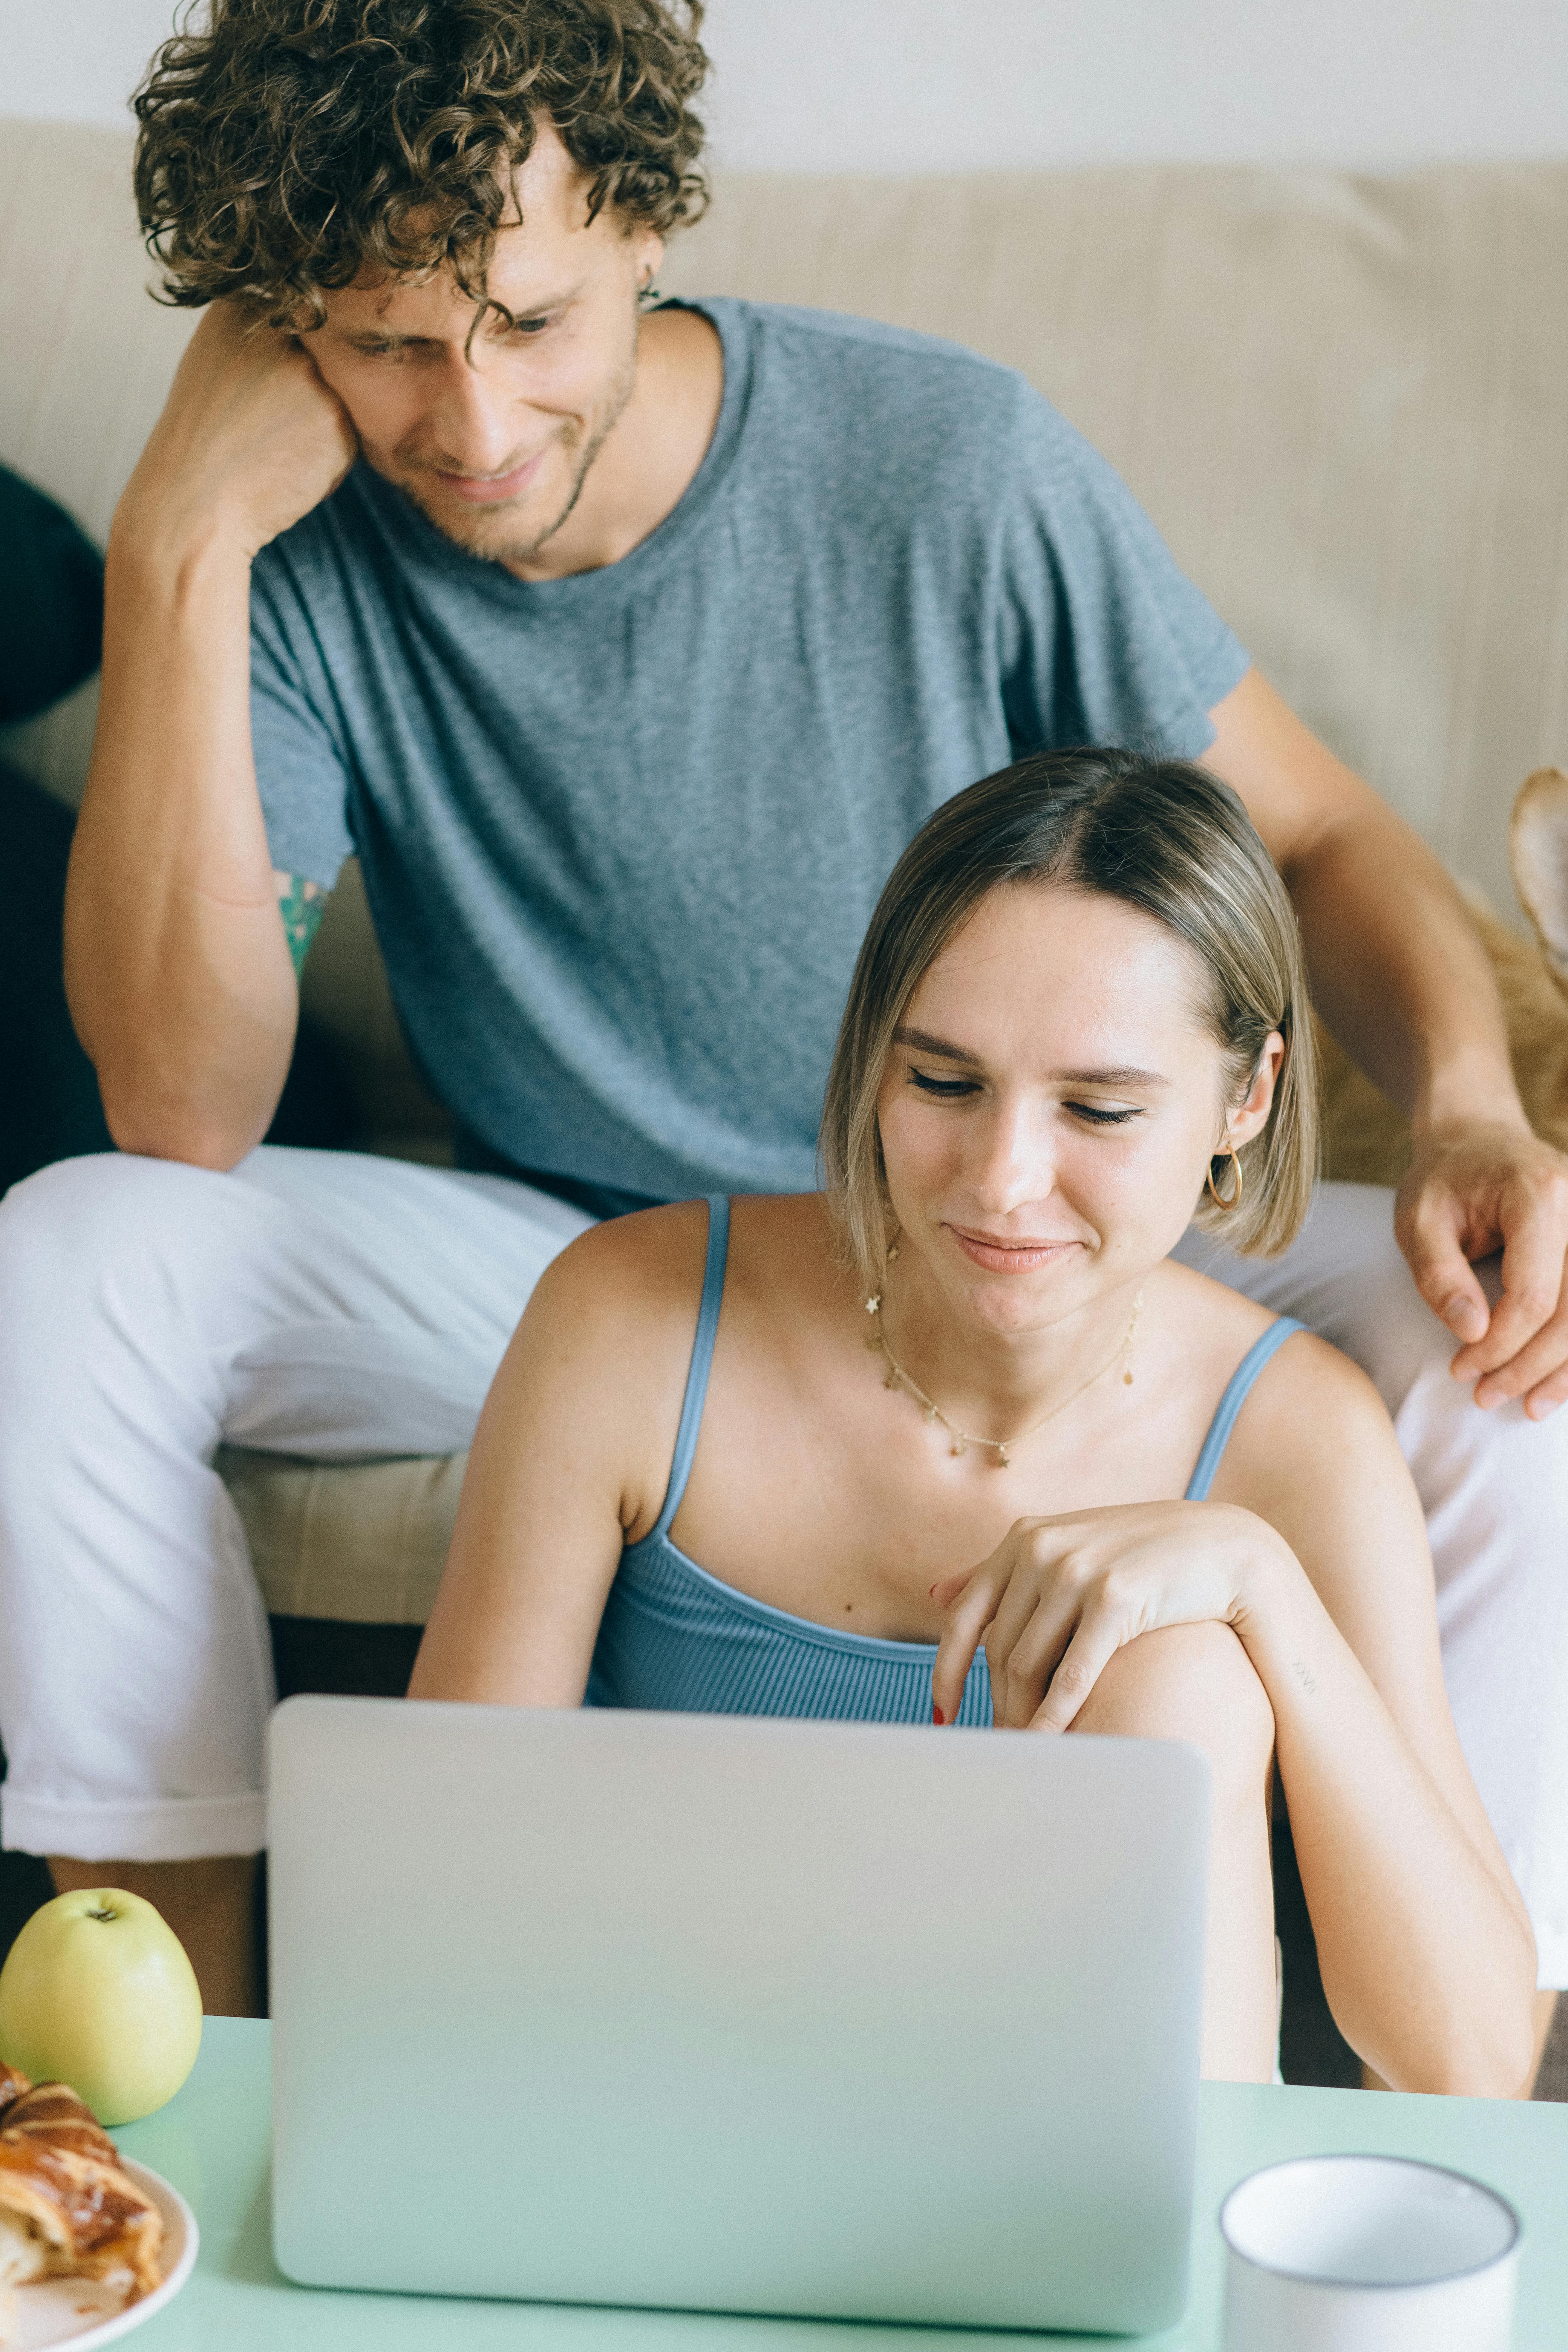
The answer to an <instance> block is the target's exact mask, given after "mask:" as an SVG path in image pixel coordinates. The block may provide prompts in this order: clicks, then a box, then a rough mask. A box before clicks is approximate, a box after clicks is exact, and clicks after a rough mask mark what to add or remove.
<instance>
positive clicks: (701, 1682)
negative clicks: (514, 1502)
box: [586, 1193, 1302, 1727]
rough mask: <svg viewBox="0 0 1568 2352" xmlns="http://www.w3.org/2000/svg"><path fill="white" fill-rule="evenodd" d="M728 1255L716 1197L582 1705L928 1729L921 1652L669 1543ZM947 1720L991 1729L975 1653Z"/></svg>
mask: <svg viewBox="0 0 1568 2352" xmlns="http://www.w3.org/2000/svg"><path fill="white" fill-rule="evenodd" d="M729 1245H730V1203H729V1202H728V1200H727V1199H726V1198H725V1197H724V1195H723V1194H722V1193H715V1194H710V1196H709V1201H708V1262H707V1266H706V1269H705V1271H704V1274H703V1278H702V1303H701V1306H700V1309H699V1311H698V1317H697V1337H696V1339H695V1341H694V1342H693V1345H692V1349H691V1369H690V1370H689V1373H688V1375H687V1381H686V1396H685V1401H684V1402H683V1403H682V1405H681V1409H680V1426H679V1430H678V1431H677V1433H676V1439H675V1456H674V1459H673V1461H672V1462H671V1464H670V1469H669V1489H668V1493H667V1494H666V1496H665V1498H664V1506H663V1508H662V1509H661V1510H660V1512H659V1515H658V1521H657V1523H656V1524H655V1526H653V1527H652V1528H650V1529H649V1530H648V1532H647V1535H646V1536H644V1537H643V1538H642V1539H641V1541H640V1542H638V1543H635V1544H628V1545H627V1546H626V1549H625V1550H624V1551H623V1552H622V1554H621V1563H620V1567H619V1569H618V1570H616V1580H615V1582H614V1584H613V1585H612V1586H611V1587H610V1595H609V1599H608V1601H606V1602H605V1614H604V1619H603V1622H602V1623H601V1625H600V1628H599V1638H598V1642H597V1643H596V1644H595V1651H594V1664H593V1671H592V1673H591V1674H590V1675H589V1679H588V1690H587V1697H586V1704H587V1705H588V1706H630V1707H650V1708H658V1709H662V1710H665V1711H668V1712H673V1713H676V1714H684V1715H794V1716H816V1717H837V1718H839V1719H843V1718H846V1717H848V1718H853V1719H855V1720H858V1721H862V1722H874V1723H929V1722H930V1721H931V1668H932V1666H933V1664H935V1662H936V1645H935V1643H931V1642H884V1641H879V1640H878V1639H877V1638H876V1637H875V1636H873V1635H871V1634H868V1633H840V1632H839V1631H838V1630H837V1628H836V1627H835V1626H832V1625H817V1624H815V1623H813V1622H812V1621H811V1619H810V1618H807V1617H792V1616H791V1615H790V1614H789V1612H788V1611H787V1610H784V1609H774V1608H773V1607H771V1606H770V1604H769V1603H768V1602H767V1601H753V1600H752V1597H751V1595H750V1594H749V1593H746V1592H737V1591H735V1589H734V1587H733V1586H732V1585H729V1584H724V1583H721V1581H720V1580H719V1578H718V1577H716V1576H710V1574H709V1573H708V1570H706V1569H705V1568H699V1567H698V1565H697V1562H696V1561H695V1560H694V1559H688V1558H687V1557H686V1554H685V1553H684V1552H683V1551H680V1550H679V1549H677V1548H676V1546H675V1545H674V1544H672V1543H671V1542H670V1540H669V1528H670V1522H671V1521H672V1520H673V1518H674V1517H675V1515H676V1513H677V1511H678V1510H679V1508H680V1498H681V1496H683V1495H684V1494H685V1492H686V1482H687V1479H688V1478H689V1476H690V1475H691V1462H692V1456H693V1455H694V1454H695V1453H696V1451H697V1433H698V1431H699V1429H700V1427H701V1425H702V1407H703V1403H704V1401H705V1400H706V1397H707V1394H708V1373H709V1369H710V1365H711V1363H712V1360H713V1341H714V1337H715V1335H716V1333H717V1331H718V1328H719V1307H720V1302H721V1299H722V1297H723V1295H724V1265H725V1260H726V1258H727V1256H728V1255H729ZM1301 1328H1302V1326H1301V1325H1300V1323H1298V1322H1295V1321H1294V1320H1292V1318H1290V1317H1289V1316H1288V1315H1282V1316H1280V1317H1279V1320H1278V1321H1277V1322H1274V1323H1271V1324H1270V1325H1269V1327H1268V1330H1267V1331H1265V1332H1264V1333H1263V1335H1262V1337H1261V1338H1260V1339H1258V1340H1256V1341H1255V1342H1254V1343H1253V1345H1252V1346H1251V1347H1250V1348H1249V1349H1247V1353H1246V1355H1245V1356H1244V1357H1243V1358H1242V1360H1241V1361H1240V1363H1239V1364H1238V1365H1237V1368H1236V1370H1235V1372H1234V1373H1233V1374H1232V1376H1231V1381H1230V1384H1229V1386H1228V1387H1227V1388H1226V1392H1225V1394H1224V1396H1223V1397H1222V1398H1221V1399H1220V1402H1219V1410H1218V1412H1216V1413H1215V1417H1214V1420H1213V1422H1212V1423H1210V1425H1209V1432H1208V1434H1207V1436H1206V1437H1205V1439H1204V1443H1203V1450H1202V1452H1201V1453H1200V1454H1199V1455H1198V1459H1197V1466H1196V1468H1195V1469H1194V1472H1193V1475H1192V1477H1191V1478H1190V1479H1189V1481H1188V1483H1187V1492H1186V1499H1187V1501H1188V1502H1192V1503H1198V1502H1202V1501H1203V1499H1204V1497H1205V1496H1206V1495H1207V1493H1208V1491H1209V1487H1210V1486H1211V1485H1212V1483H1213V1480H1214V1475H1215V1470H1216V1469H1217V1468H1218V1466H1219V1460H1220V1456H1221V1454H1223V1453H1224V1452H1225V1448H1226V1440H1227V1439H1228V1438H1229V1436H1230V1433H1231V1431H1232V1429H1233V1428H1234V1427H1235V1425H1236V1417H1237V1413H1238V1412H1240V1411H1241V1408H1242V1406H1243V1404H1244V1403H1245V1402H1246V1401H1247V1392H1248V1391H1249V1390H1250V1389H1251V1387H1252V1384H1253V1382H1254V1381H1256V1380H1257V1378H1258V1373H1259V1372H1260V1371H1261V1370H1263V1367H1264V1365H1265V1364H1266V1363H1267V1362H1268V1359H1269V1357H1270V1356H1272V1355H1273V1353H1274V1351H1275V1349H1277V1348H1278V1347H1279V1346H1280V1345H1281V1344H1282V1342H1283V1341H1285V1340H1286V1339H1289V1337H1290V1334H1291V1332H1292V1331H1300V1329H1301ZM955 1720H956V1721H957V1722H959V1723H961V1724H966V1725H970V1726H977V1727H984V1726H986V1725H988V1724H989V1723H990V1721H991V1683H990V1676H989V1675H988V1673H987V1671H986V1665H985V1658H984V1653H981V1654H978V1655H977V1656H976V1658H975V1660H974V1663H973V1665H972V1666H971V1668H970V1670H969V1675H968V1678H967V1680H966V1681H965V1684H964V1687H963V1704H962V1705H961V1706H960V1707H959V1711H958V1714H957V1717H955Z"/></svg>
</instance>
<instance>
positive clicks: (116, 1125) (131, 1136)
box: [100, 1088, 271, 1175]
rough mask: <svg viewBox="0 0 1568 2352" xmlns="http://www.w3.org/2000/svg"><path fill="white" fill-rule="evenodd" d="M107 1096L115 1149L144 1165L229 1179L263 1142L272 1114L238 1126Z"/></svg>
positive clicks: (192, 1110)
mask: <svg viewBox="0 0 1568 2352" xmlns="http://www.w3.org/2000/svg"><path fill="white" fill-rule="evenodd" d="M100 1091H101V1092H102V1093H103V1116H104V1119H105V1121H106V1123H107V1125H108V1128H109V1132H110V1137H111V1139H112V1140H113V1142H114V1146H115V1149H116V1150H120V1151H128V1152H131V1153H132V1154H133V1155H134V1156H135V1157H137V1158H138V1159H142V1160H183V1161H184V1163H185V1165H186V1166H187V1167H190V1168H210V1169H212V1170H213V1171H215V1173H216V1174H218V1175H226V1174H227V1172H228V1171H229V1170H230V1169H231V1168H237V1166H238V1165H239V1163H240V1161H241V1160H243V1159H244V1158H245V1156H246V1154H247V1152H249V1151H253V1150H255V1149H256V1146H257V1145H258V1143H259V1142H260V1141H261V1140H262V1138H263V1137H264V1136H265V1134H266V1132H267V1129H268V1126H269V1125H270V1123H271V1120H270V1114H268V1116H267V1117H264V1118H260V1119H257V1118H249V1119H246V1120H240V1119H237V1118H233V1117H232V1116H229V1117H225V1116H224V1115H223V1114H221V1113H217V1112H214V1111H211V1110H207V1109H204V1108H198V1107H197V1106H195V1105H194V1104H173V1103H163V1104H153V1105H149V1104H147V1103H144V1102H136V1101H130V1102H127V1101H124V1100H121V1099H117V1098H115V1097H111V1096H110V1094H109V1093H108V1091H107V1090H105V1089H101V1088H100Z"/></svg>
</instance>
